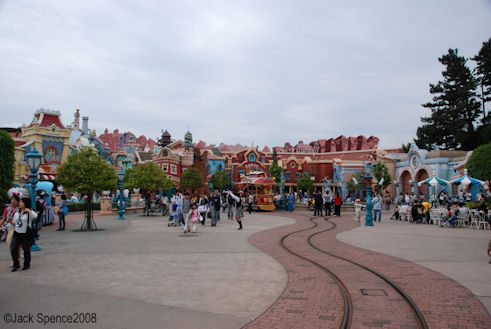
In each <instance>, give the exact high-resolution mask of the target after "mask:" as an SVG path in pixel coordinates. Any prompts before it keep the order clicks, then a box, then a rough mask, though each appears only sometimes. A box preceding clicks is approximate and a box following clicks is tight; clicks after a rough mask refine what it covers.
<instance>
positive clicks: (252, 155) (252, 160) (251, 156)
mask: <svg viewBox="0 0 491 329" xmlns="http://www.w3.org/2000/svg"><path fill="white" fill-rule="evenodd" d="M249 162H256V155H255V154H254V153H251V154H249Z"/></svg>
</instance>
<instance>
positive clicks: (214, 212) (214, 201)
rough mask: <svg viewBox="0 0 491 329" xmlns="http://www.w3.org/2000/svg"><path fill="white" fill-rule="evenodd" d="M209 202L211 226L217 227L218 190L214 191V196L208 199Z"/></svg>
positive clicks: (218, 215) (218, 216)
mask: <svg viewBox="0 0 491 329" xmlns="http://www.w3.org/2000/svg"><path fill="white" fill-rule="evenodd" d="M210 202H211V226H217V222H218V221H219V220H220V207H221V198H220V194H219V193H218V190H215V193H214V195H213V196H212V197H211V198H210Z"/></svg>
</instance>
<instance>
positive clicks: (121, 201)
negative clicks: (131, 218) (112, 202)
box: [118, 180, 126, 220]
mask: <svg viewBox="0 0 491 329" xmlns="http://www.w3.org/2000/svg"><path fill="white" fill-rule="evenodd" d="M123 214H124V199H123V181H122V180H120V181H119V217H118V219H119V220H122V219H126V218H124V216H123Z"/></svg>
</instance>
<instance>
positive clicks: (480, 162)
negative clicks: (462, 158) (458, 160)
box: [466, 143, 491, 181]
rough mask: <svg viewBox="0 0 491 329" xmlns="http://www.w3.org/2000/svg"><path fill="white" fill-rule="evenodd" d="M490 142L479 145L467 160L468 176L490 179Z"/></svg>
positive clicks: (484, 179) (483, 179)
mask: <svg viewBox="0 0 491 329" xmlns="http://www.w3.org/2000/svg"><path fill="white" fill-rule="evenodd" d="M490 164H491V143H488V144H485V145H481V146H479V147H478V148H476V149H475V150H474V151H473V152H472V155H471V157H470V158H469V160H468V161H467V165H466V168H467V170H468V172H469V176H471V177H473V178H477V179H480V180H482V181H487V180H491V165H490Z"/></svg>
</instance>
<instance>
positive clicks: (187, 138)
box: [182, 130, 194, 167]
mask: <svg viewBox="0 0 491 329" xmlns="http://www.w3.org/2000/svg"><path fill="white" fill-rule="evenodd" d="M182 147H183V148H184V151H183V152H182V165H183V167H191V166H192V165H193V163H194V145H193V135H192V134H191V133H190V132H189V130H188V131H187V132H186V134H184V143H183V144H182Z"/></svg>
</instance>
